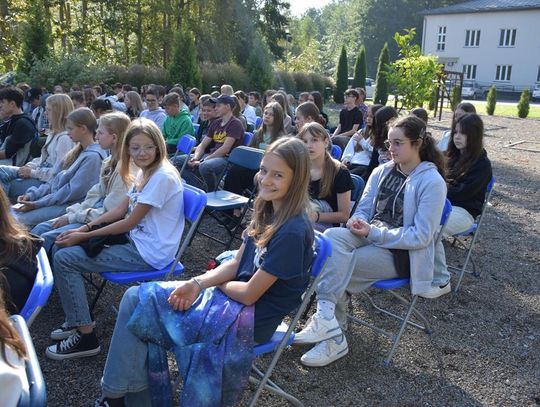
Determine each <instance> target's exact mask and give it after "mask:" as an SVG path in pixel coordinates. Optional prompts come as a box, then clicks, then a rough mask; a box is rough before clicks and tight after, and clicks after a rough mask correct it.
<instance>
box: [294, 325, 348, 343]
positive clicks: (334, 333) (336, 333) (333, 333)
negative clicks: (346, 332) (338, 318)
mask: <svg viewBox="0 0 540 407" xmlns="http://www.w3.org/2000/svg"><path fill="white" fill-rule="evenodd" d="M340 335H343V331H342V330H341V328H340V327H339V326H337V327H336V328H332V329H330V330H329V331H327V332H326V333H325V334H324V335H323V336H319V337H317V338H304V339H302V338H300V339H299V338H298V335H295V336H294V342H293V345H312V344H314V343H319V342H322V341H325V340H327V339H330V338H335V337H336V336H340Z"/></svg>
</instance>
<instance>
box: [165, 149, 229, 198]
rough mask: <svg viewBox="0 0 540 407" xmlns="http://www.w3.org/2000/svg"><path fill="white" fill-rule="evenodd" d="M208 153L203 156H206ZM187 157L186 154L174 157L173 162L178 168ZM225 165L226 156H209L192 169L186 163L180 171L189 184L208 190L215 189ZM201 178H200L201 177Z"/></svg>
mask: <svg viewBox="0 0 540 407" xmlns="http://www.w3.org/2000/svg"><path fill="white" fill-rule="evenodd" d="M207 155H208V154H205V155H204V156H203V158H204V157H206V156H207ZM187 159H188V156H187V155H182V156H179V157H176V159H175V160H174V162H173V164H174V165H175V167H177V168H178V169H180V168H182V165H183V164H184V161H185V160H187ZM226 167H227V158H226V157H217V158H211V159H210V160H204V161H203V162H202V163H201V164H200V165H199V167H198V168H195V169H192V168H190V167H189V165H186V167H185V168H184V170H183V171H182V178H184V179H185V180H186V182H187V183H188V184H190V185H193V186H195V187H197V188H200V189H203V190H206V191H208V192H212V191H215V190H216V189H217V187H218V182H219V179H220V178H221V174H223V171H225V168H226ZM201 178H202V179H201Z"/></svg>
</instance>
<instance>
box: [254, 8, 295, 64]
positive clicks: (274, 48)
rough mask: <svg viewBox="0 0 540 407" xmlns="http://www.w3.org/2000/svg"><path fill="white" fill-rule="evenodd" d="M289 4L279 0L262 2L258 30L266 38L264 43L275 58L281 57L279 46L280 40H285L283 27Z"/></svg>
mask: <svg viewBox="0 0 540 407" xmlns="http://www.w3.org/2000/svg"><path fill="white" fill-rule="evenodd" d="M289 7H290V5H289V2H286V1H280V0H264V5H263V7H262V8H261V18H260V20H259V29H260V30H261V32H262V34H263V36H264V37H265V38H266V43H267V44H268V46H269V47H270V51H271V52H272V54H273V55H274V56H275V57H276V58H281V57H283V47H282V46H281V45H280V43H279V40H280V39H285V40H287V39H286V33H285V26H286V25H287V17H286V16H285V13H286V12H287V11H289Z"/></svg>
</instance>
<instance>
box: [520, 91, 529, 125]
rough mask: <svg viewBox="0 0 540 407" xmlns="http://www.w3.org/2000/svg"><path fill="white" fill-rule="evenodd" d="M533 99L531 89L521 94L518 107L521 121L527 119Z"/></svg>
mask: <svg viewBox="0 0 540 407" xmlns="http://www.w3.org/2000/svg"><path fill="white" fill-rule="evenodd" d="M530 98H531V92H530V91H529V89H525V90H524V91H523V92H521V96H520V98H519V103H518V105H517V109H518V116H519V117H520V118H521V119H524V118H526V117H527V116H528V115H529V100H530Z"/></svg>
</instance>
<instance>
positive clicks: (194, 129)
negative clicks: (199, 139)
mask: <svg viewBox="0 0 540 407" xmlns="http://www.w3.org/2000/svg"><path fill="white" fill-rule="evenodd" d="M199 127H201V125H200V124H199V123H193V134H197V133H198V132H199Z"/></svg>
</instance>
